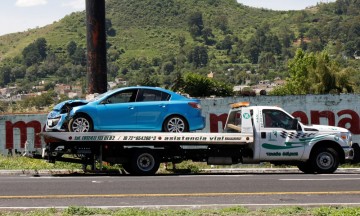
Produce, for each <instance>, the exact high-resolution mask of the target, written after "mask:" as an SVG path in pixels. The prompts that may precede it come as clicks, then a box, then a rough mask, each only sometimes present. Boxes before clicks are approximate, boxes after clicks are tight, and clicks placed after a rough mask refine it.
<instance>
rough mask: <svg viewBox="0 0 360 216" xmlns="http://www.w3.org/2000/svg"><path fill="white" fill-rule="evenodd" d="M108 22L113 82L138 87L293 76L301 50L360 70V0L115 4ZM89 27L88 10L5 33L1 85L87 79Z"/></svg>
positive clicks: (0, 41) (141, 0)
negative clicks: (188, 77) (300, 6)
mask: <svg viewBox="0 0 360 216" xmlns="http://www.w3.org/2000/svg"><path fill="white" fill-rule="evenodd" d="M106 19H107V42H108V57H107V58H108V74H109V75H108V79H109V80H112V79H114V78H115V77H121V78H123V79H125V80H128V81H130V84H131V85H135V84H144V83H145V84H154V85H171V84H172V82H173V80H174V78H175V77H176V75H177V74H179V73H181V74H183V73H185V72H190V71H191V72H196V73H200V74H207V73H209V72H210V71H212V72H214V73H215V78H216V79H217V80H219V81H223V82H226V83H229V84H231V85H235V84H242V83H245V80H251V82H252V83H257V82H258V81H259V80H261V79H273V78H274V77H277V76H280V77H281V78H285V77H287V76H288V72H287V61H288V59H291V58H293V57H294V55H295V51H296V49H297V48H299V47H300V48H302V49H304V50H306V51H307V52H319V51H323V50H326V51H327V52H328V53H329V55H330V56H331V58H333V59H336V60H337V62H338V63H339V64H340V66H341V67H343V68H346V67H353V68H356V69H358V68H359V65H360V63H359V61H360V60H359V61H357V60H356V59H355V58H354V57H356V56H357V51H358V53H359V56H360V4H358V1H357V0H338V1H337V2H335V3H328V4H319V5H317V6H316V7H313V8H309V9H306V10H302V11H287V12H284V11H272V10H266V9H256V8H251V7H247V6H244V5H242V4H239V3H237V2H236V1H235V0H107V1H106ZM85 24H86V18H85V12H78V13H72V14H70V15H67V16H65V17H64V18H63V19H61V20H60V21H58V22H54V23H53V24H51V25H48V26H45V27H42V28H37V29H31V30H29V31H26V32H21V33H14V34H9V35H4V36H1V37H0V86H6V85H9V84H12V83H19V84H20V85H21V86H22V87H23V89H22V91H31V90H30V89H29V87H30V86H31V85H32V83H36V82H37V81H38V80H44V79H45V80H52V81H55V82H58V83H60V82H67V83H75V82H79V80H81V79H84V74H85V71H86V64H85V49H86V26H85ZM39 38H44V39H45V41H46V44H45V49H46V55H45V56H42V57H41V58H40V57H38V58H34V56H33V55H35V54H34V52H32V51H31V50H32V49H35V48H34V47H36V46H33V45H31V44H34V43H35V44H36V41H37V40H38V39H39ZM70 42H72V45H73V46H72V48H70V47H69V43H70ZM24 50H26V51H25V52H24ZM35 53H36V52H35ZM34 59H35V60H34ZM25 62H27V63H25ZM229 68H231V70H228V69H229ZM247 71H251V74H249V73H247ZM355 78H356V77H355ZM355 82H356V83H360V81H358V80H357V79H356V80H355ZM82 83H83V84H84V83H85V82H82ZM84 85H85V84H84ZM49 88H51V86H49Z"/></svg>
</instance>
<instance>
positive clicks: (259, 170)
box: [202, 168, 360, 173]
mask: <svg viewBox="0 0 360 216" xmlns="http://www.w3.org/2000/svg"><path fill="white" fill-rule="evenodd" d="M202 171H204V172H208V173H303V172H301V171H300V170H299V169H298V168H229V169H226V168H225V169H202ZM335 173H360V168H338V169H337V170H336V172H335Z"/></svg>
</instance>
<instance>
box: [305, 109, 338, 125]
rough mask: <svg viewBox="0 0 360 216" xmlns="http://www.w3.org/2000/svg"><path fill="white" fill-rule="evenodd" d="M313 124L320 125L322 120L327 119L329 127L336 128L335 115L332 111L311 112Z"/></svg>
mask: <svg viewBox="0 0 360 216" xmlns="http://www.w3.org/2000/svg"><path fill="white" fill-rule="evenodd" d="M310 115H311V124H320V118H327V119H328V125H331V126H335V114H334V113H333V112H331V111H328V110H326V111H321V112H319V111H313V110H311V111H310Z"/></svg>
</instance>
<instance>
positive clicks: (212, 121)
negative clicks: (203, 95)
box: [210, 113, 227, 133]
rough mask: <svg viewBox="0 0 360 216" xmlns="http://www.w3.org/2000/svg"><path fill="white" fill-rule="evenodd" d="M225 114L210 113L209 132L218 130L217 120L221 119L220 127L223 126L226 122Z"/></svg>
mask: <svg viewBox="0 0 360 216" xmlns="http://www.w3.org/2000/svg"><path fill="white" fill-rule="evenodd" d="M226 118H227V114H226V113H224V114H221V115H219V116H217V115H216V114H213V113H210V133H217V132H219V126H218V122H219V121H221V123H222V128H224V126H225V123H226Z"/></svg>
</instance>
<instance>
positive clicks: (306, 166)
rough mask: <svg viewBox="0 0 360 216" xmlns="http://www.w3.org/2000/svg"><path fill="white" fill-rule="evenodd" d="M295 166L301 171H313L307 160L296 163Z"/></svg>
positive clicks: (309, 172) (307, 172)
mask: <svg viewBox="0 0 360 216" xmlns="http://www.w3.org/2000/svg"><path fill="white" fill-rule="evenodd" d="M297 167H298V168H299V170H300V171H301V172H303V173H306V174H312V173H314V169H313V167H312V166H311V164H310V163H309V162H308V161H306V162H301V163H299V164H298V165H297Z"/></svg>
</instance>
